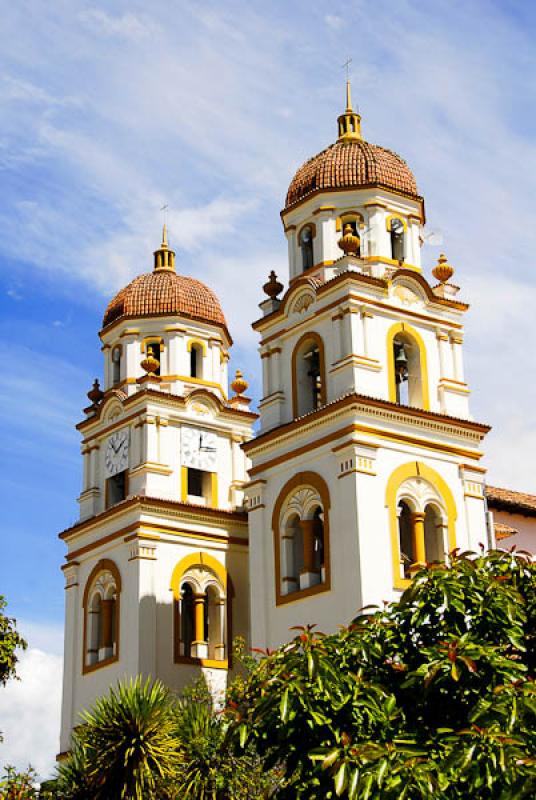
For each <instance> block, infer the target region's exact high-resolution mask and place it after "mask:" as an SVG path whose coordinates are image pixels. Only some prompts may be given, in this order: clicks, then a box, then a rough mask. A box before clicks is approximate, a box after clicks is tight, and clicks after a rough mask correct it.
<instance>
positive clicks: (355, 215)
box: [335, 211, 364, 233]
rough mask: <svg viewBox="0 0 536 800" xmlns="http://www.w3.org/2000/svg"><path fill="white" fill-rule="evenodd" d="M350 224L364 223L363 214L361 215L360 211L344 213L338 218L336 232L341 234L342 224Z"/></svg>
mask: <svg viewBox="0 0 536 800" xmlns="http://www.w3.org/2000/svg"><path fill="white" fill-rule="evenodd" d="M345 221H348V222H359V223H361V224H362V223H363V222H364V219H363V214H360V213H359V211H343V212H342V214H341V215H340V216H339V217H337V219H336V220H335V230H336V231H337V232H338V233H340V232H341V231H342V223H343V222H345Z"/></svg>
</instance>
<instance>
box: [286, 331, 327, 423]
mask: <svg viewBox="0 0 536 800" xmlns="http://www.w3.org/2000/svg"><path fill="white" fill-rule="evenodd" d="M292 390H293V398H292V400H293V412H294V416H295V417H298V416H301V415H302V414H308V413H309V412H310V411H314V410H315V409H317V408H320V407H321V406H323V405H324V404H325V402H326V379H325V365H324V343H323V341H322V339H321V338H320V336H319V335H318V334H316V333H309V334H305V336H303V337H302V338H301V339H300V341H299V342H298V344H297V345H296V347H295V348H294V352H293V354H292Z"/></svg>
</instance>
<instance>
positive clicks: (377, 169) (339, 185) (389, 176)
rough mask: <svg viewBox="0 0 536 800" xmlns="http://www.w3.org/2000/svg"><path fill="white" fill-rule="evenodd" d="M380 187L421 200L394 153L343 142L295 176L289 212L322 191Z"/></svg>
mask: <svg viewBox="0 0 536 800" xmlns="http://www.w3.org/2000/svg"><path fill="white" fill-rule="evenodd" d="M366 186H379V187H384V188H386V189H394V190H395V191H397V192H402V193H403V194H406V195H410V196H411V197H418V193H417V184H416V181H415V178H414V176H413V173H412V172H411V170H410V168H409V167H408V165H407V164H406V162H405V161H404V159H403V158H401V157H400V156H399V155H397V154H396V153H393V151H392V150H387V149H386V148H385V147H380V146H379V145H377V144H369V142H365V141H364V139H356V138H354V139H352V140H350V141H339V142H336V143H335V144H332V145H331V146H330V147H327V148H326V149H325V150H323V151H322V152H321V153H319V154H318V155H316V156H314V157H313V158H311V159H309V161H306V162H305V164H303V165H302V166H301V167H300V168H299V170H298V171H297V172H296V174H295V175H294V177H293V179H292V181H291V183H290V186H289V188H288V192H287V199H286V202H285V210H286V209H287V208H289V206H292V205H294V204H295V203H297V202H298V201H300V200H303V198H305V197H307V196H308V195H310V194H313V193H316V192H318V191H329V190H330V189H357V188H363V187H366Z"/></svg>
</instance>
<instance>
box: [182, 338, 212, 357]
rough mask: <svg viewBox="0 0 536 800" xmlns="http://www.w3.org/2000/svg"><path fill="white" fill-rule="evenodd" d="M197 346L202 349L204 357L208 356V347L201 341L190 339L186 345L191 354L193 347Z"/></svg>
mask: <svg viewBox="0 0 536 800" xmlns="http://www.w3.org/2000/svg"><path fill="white" fill-rule="evenodd" d="M194 345H195V346H197V347H200V348H201V350H202V351H203V355H204V356H206V354H207V345H206V343H205V342H203V341H202V340H201V339H189V340H188V344H187V345H186V350H187V351H188V352H189V353H191V351H192V347H194Z"/></svg>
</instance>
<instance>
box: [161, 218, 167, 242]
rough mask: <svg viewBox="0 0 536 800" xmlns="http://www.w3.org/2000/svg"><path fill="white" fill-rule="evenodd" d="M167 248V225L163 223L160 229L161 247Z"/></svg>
mask: <svg viewBox="0 0 536 800" xmlns="http://www.w3.org/2000/svg"><path fill="white" fill-rule="evenodd" d="M167 246H168V240H167V225H166V223H165V222H164V225H163V228H162V247H167Z"/></svg>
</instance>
